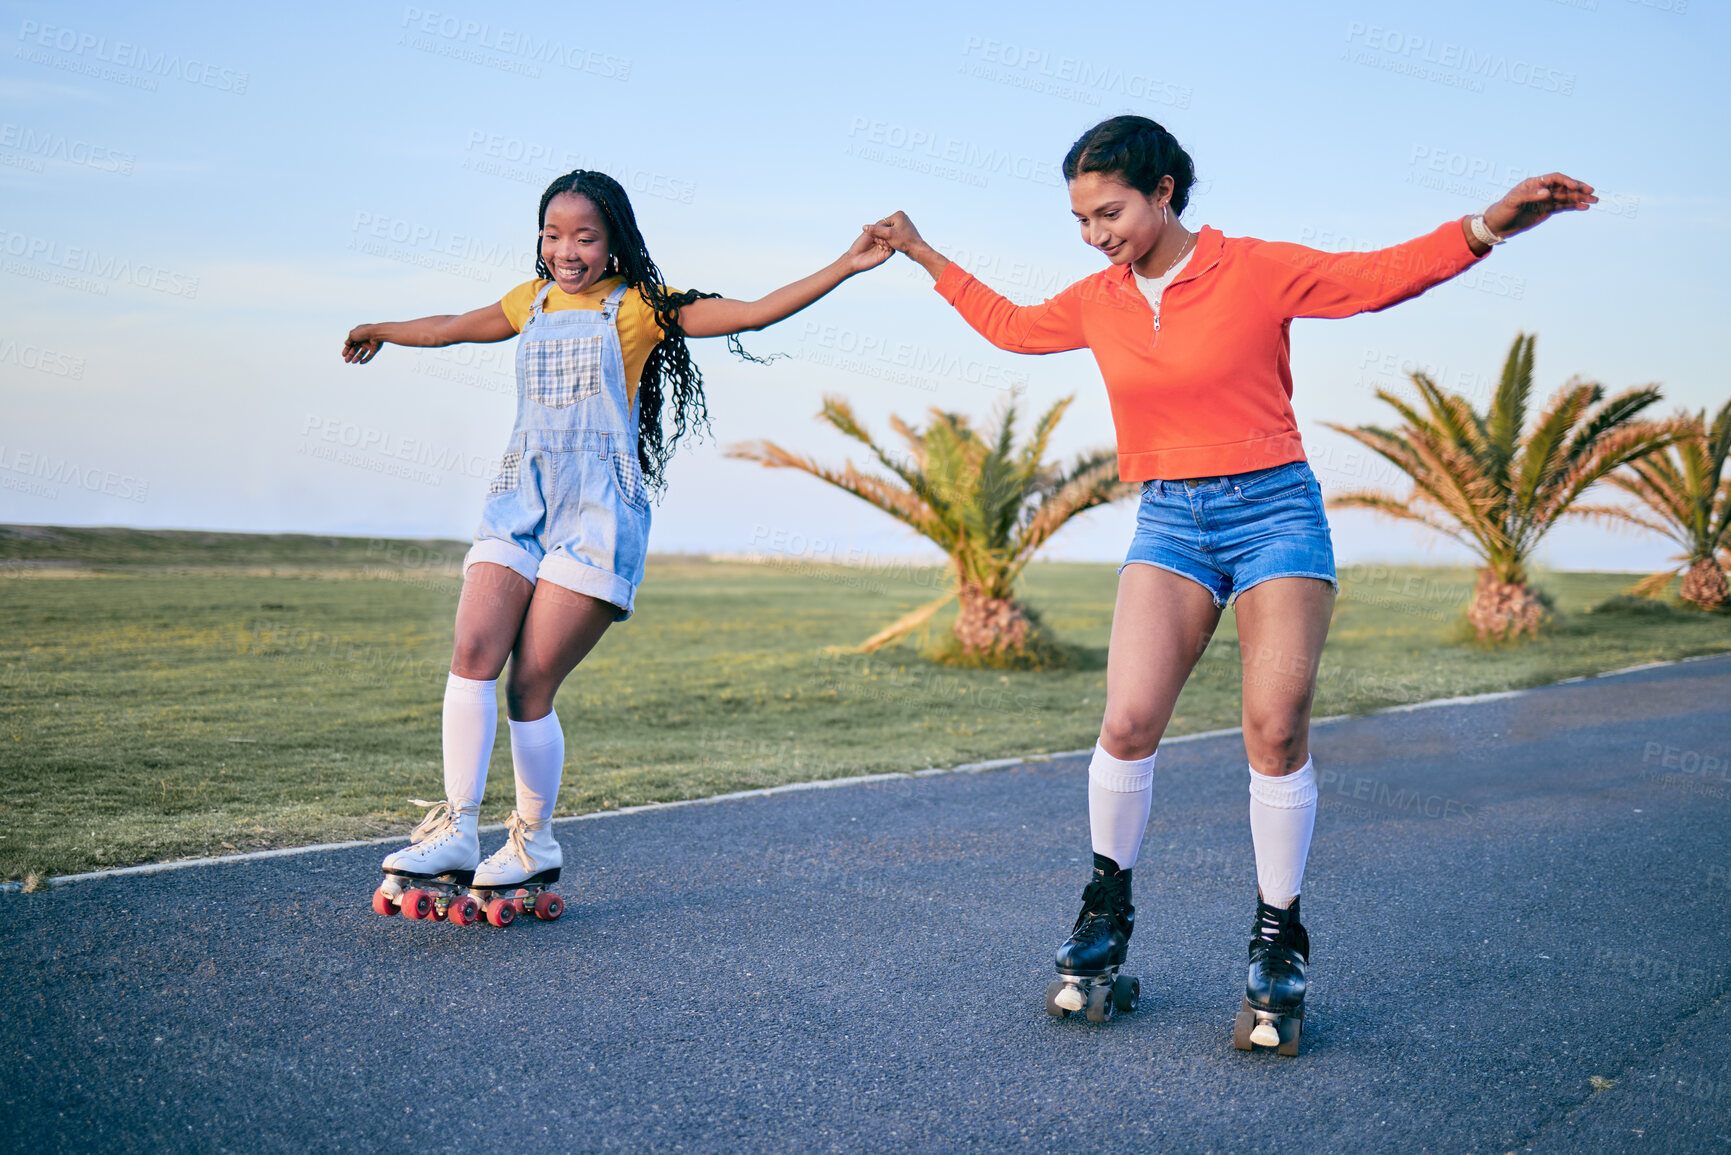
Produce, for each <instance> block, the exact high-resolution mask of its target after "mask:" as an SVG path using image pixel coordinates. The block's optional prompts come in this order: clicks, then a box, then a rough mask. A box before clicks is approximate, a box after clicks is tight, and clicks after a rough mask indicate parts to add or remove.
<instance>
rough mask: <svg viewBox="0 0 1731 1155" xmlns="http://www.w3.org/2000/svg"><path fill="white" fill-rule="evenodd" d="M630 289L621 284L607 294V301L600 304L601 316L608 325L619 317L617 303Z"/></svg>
mask: <svg viewBox="0 0 1731 1155" xmlns="http://www.w3.org/2000/svg"><path fill="white" fill-rule="evenodd" d="M630 287H631V286H630V285H627V284H624V283H623V282H621V283H620V285H619V287H618V288H616V289H614V290H613V291H612V292H611V293H608V294H607V299H606V300H605V301H602V302H601V316H602V318H603V319H604V320H605V321H606V322H607V323H608V324H609V325H611V324H612V323H613V319H614V318H615V317H617V316H618V315H619V303H620V302H621V301H623V300H624V299H625V292H626V290H627V289H629V288H630Z"/></svg>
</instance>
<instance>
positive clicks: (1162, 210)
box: [1160, 205, 1166, 224]
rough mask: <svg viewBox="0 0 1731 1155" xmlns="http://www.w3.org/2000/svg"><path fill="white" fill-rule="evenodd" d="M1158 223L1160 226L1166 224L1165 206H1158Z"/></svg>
mask: <svg viewBox="0 0 1731 1155" xmlns="http://www.w3.org/2000/svg"><path fill="white" fill-rule="evenodd" d="M1160 223H1161V224H1165V223H1166V206H1165V205H1161V206H1160Z"/></svg>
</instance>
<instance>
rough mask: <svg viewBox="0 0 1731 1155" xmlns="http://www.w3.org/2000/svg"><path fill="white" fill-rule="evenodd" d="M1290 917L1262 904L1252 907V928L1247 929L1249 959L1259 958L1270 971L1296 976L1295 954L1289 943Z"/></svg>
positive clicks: (1296, 953)
mask: <svg viewBox="0 0 1731 1155" xmlns="http://www.w3.org/2000/svg"><path fill="white" fill-rule="evenodd" d="M1290 927H1291V918H1290V917H1289V913H1288V912H1287V911H1284V910H1281V909H1280V908H1279V907H1274V906H1269V905H1268V904H1266V903H1261V902H1259V903H1257V904H1256V925H1255V926H1254V927H1252V928H1251V932H1250V933H1251V939H1250V957H1251V958H1252V959H1255V958H1258V957H1260V958H1261V959H1262V960H1263V965H1264V966H1265V967H1267V968H1268V969H1269V970H1270V971H1279V972H1283V973H1286V974H1296V973H1298V957H1299V952H1298V949H1297V947H1296V945H1295V944H1293V943H1292V942H1291V941H1290V940H1291V939H1292V938H1293V935H1292V933H1291V930H1290Z"/></svg>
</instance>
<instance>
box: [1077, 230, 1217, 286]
mask: <svg viewBox="0 0 1731 1155" xmlns="http://www.w3.org/2000/svg"><path fill="white" fill-rule="evenodd" d="M1225 249H1226V237H1225V234H1223V233H1222V232H1221V231H1220V230H1219V229H1216V228H1213V227H1211V226H1209V225H1203V226H1202V227H1201V228H1199V229H1197V230H1196V248H1195V249H1194V250H1193V251H1192V252H1191V254H1190V256H1189V257H1188V258H1186V259H1185V261H1184V268H1183V270H1182V271H1181V272H1180V273H1179V274H1178V275H1177V276H1176V277H1173V278H1172V283H1171V284H1169V285H1167V286H1166V287H1167V288H1168V289H1170V288H1172V285H1182V284H1183V283H1184V282H1185V281H1191V280H1195V279H1196V278H1197V277H1200V276H1201V275H1202V274H1203V273H1206V272H1207V271H1208V270H1209V269H1212V268H1213V267H1214V266H1215V265H1218V264H1219V263H1220V254H1221V253H1222V252H1224V251H1225ZM1105 272H1106V275H1107V276H1109V277H1111V278H1112V282H1113V283H1114V284H1115V285H1117V286H1118V287H1119V288H1120V289H1121V290H1123V291H1125V292H1129V293H1133V294H1135V295H1136V296H1137V297H1141V296H1142V290H1140V289H1138V288H1137V287H1136V285H1135V284H1134V280H1135V276H1136V268H1135V266H1134V265H1133V264H1128V263H1126V264H1122V265H1112V266H1111V267H1109V268H1108V269H1106V270H1105Z"/></svg>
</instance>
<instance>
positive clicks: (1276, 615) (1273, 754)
mask: <svg viewBox="0 0 1731 1155" xmlns="http://www.w3.org/2000/svg"><path fill="white" fill-rule="evenodd" d="M1233 608H1234V610H1235V611H1236V613H1237V615H1238V647H1239V658H1240V660H1241V662H1242V664H1243V668H1244V752H1245V754H1246V755H1247V756H1248V757H1249V759H1250V765H1251V766H1252V767H1254V768H1255V770H1256V772H1257V773H1258V774H1267V775H1270V776H1271V777H1281V776H1283V775H1286V774H1290V773H1292V772H1293V771H1294V770H1297V769H1298V768H1299V767H1301V766H1303V765H1304V763H1305V760H1306V759H1307V758H1309V756H1310V706H1311V702H1312V700H1313V699H1314V698H1315V696H1316V670H1317V665H1318V663H1319V662H1321V660H1322V646H1323V643H1324V642H1325V641H1327V640H1328V623H1329V619H1330V617H1332V615H1333V613H1334V588H1333V587H1332V586H1330V585H1329V584H1328V583H1327V582H1325V581H1321V580H1319V579H1317V578H1306V577H1290V578H1274V579H1273V580H1271V581H1265V582H1263V583H1262V584H1261V585H1258V586H1254V587H1252V588H1250V589H1248V590H1246V591H1245V592H1244V593H1243V594H1242V595H1240V596H1239V598H1238V600H1237V601H1236V602H1234V603H1233Z"/></svg>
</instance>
